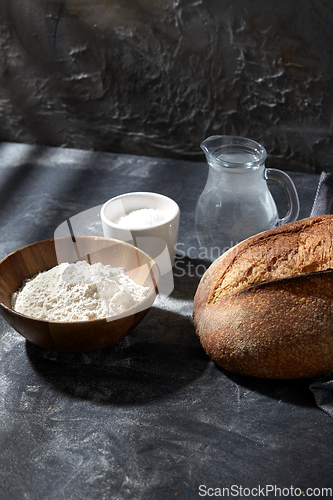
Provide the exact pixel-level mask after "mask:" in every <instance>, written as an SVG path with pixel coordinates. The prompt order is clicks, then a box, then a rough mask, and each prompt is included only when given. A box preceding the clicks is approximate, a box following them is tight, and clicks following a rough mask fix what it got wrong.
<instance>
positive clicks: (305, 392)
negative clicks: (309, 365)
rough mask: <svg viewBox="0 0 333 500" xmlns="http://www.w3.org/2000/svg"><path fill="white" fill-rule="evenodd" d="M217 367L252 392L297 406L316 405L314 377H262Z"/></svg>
mask: <svg viewBox="0 0 333 500" xmlns="http://www.w3.org/2000/svg"><path fill="white" fill-rule="evenodd" d="M217 369H218V370H219V371H220V372H221V373H223V375H225V376H226V377H228V378H229V379H230V380H231V381H232V382H234V383H235V384H237V385H238V386H240V387H243V388H245V389H247V390H249V391H251V392H256V393H258V394H262V395H263V396H266V397H269V398H272V399H277V400H279V401H282V402H284V403H289V404H293V405H297V406H305V407H309V408H311V407H313V406H316V404H315V401H314V397H313V394H312V393H311V391H310V389H309V386H310V384H311V383H312V382H313V379H293V380H287V379H261V378H256V377H248V376H246V375H239V374H237V373H231V372H228V371H227V370H224V369H223V368H221V367H218V366H217Z"/></svg>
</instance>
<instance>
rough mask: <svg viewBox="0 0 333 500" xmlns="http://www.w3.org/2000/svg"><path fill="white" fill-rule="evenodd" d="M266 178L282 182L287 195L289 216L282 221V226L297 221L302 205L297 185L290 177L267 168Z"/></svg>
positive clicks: (274, 169) (280, 171)
mask: <svg viewBox="0 0 333 500" xmlns="http://www.w3.org/2000/svg"><path fill="white" fill-rule="evenodd" d="M265 178H266V179H271V180H274V181H278V182H280V183H281V184H282V185H283V187H284V189H285V191H286V193H287V197H288V203H289V210H288V212H287V215H286V216H285V217H283V219H280V222H279V224H280V226H282V224H287V222H293V221H295V220H296V219H297V217H298V215H299V209H300V204H299V198H298V194H297V191H296V187H295V184H294V183H293V181H292V180H291V178H290V177H289V175H288V174H286V172H283V171H282V170H277V169H276V168H266V170H265Z"/></svg>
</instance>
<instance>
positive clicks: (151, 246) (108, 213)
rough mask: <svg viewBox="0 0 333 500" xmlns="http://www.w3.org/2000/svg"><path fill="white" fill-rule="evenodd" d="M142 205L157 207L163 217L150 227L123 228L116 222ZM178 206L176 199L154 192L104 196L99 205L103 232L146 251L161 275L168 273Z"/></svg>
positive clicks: (177, 223)
mask: <svg viewBox="0 0 333 500" xmlns="http://www.w3.org/2000/svg"><path fill="white" fill-rule="evenodd" d="M143 208H148V209H149V208H152V209H158V210H159V211H160V212H162V214H163V218H164V221H163V222H161V223H158V224H156V225H153V226H152V227H141V228H140V226H139V225H138V224H136V225H135V227H133V228H129V229H127V228H124V227H121V226H120V225H119V224H117V221H119V219H120V217H123V216H125V215H128V214H130V213H131V212H133V211H136V210H140V209H143ZM179 217H180V210H179V206H178V205H177V203H176V202H175V201H174V200H172V199H171V198H168V197H167V196H164V195H162V194H158V193H146V192H135V193H125V194H122V195H120V196H116V197H115V198H112V199H111V200H108V201H107V202H106V203H104V205H103V206H102V209H101V219H102V227H103V233H104V236H105V237H107V238H115V239H117V240H122V241H127V242H129V243H132V244H134V245H135V246H136V247H138V248H140V249H141V250H143V251H144V252H146V253H147V254H148V255H150V256H151V257H152V258H153V259H154V260H155V262H156V263H157V265H158V266H159V268H160V272H161V275H162V276H163V275H165V274H167V273H169V272H170V271H171V269H172V266H173V263H174V259H175V247H176V243H177V240H178V230H179Z"/></svg>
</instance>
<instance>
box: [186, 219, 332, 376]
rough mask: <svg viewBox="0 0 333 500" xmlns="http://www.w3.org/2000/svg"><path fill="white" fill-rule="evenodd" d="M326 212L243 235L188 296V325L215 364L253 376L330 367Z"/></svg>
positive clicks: (329, 267)
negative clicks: (190, 315)
mask: <svg viewBox="0 0 333 500" xmlns="http://www.w3.org/2000/svg"><path fill="white" fill-rule="evenodd" d="M332 269H333V215H325V216H319V217H310V218H307V219H303V220H300V221H296V222H293V223H290V224H286V225H284V226H280V227H278V228H274V229H271V230H269V231H265V232H263V233H260V234H257V235H255V236H252V237H251V238H248V239H246V240H244V241H242V242H241V243H239V244H238V245H236V246H234V247H233V248H231V249H230V250H229V251H228V252H226V253H225V254H223V255H222V256H221V257H219V258H218V259H217V260H216V261H214V262H213V263H212V264H211V266H210V267H209V268H208V269H207V271H206V273H205V274H204V275H203V277H202V278H201V281H200V283H199V286H198V289H197V291H196V294H195V298H194V309H193V317H194V326H195V329H196V332H197V335H198V337H199V339H200V342H201V344H202V346H203V348H204V350H205V351H206V353H207V354H208V355H209V356H210V357H211V358H212V359H213V360H214V361H215V362H216V363H217V364H218V365H220V366H221V367H222V368H224V369H226V370H229V371H231V372H235V373H242V374H245V375H250V376H254V377H260V378H280V379H281V378H285V379H293V378H306V377H309V378H310V377H311V378H312V377H316V376H319V375H322V374H325V373H326V372H328V371H329V370H331V369H333V270H332Z"/></svg>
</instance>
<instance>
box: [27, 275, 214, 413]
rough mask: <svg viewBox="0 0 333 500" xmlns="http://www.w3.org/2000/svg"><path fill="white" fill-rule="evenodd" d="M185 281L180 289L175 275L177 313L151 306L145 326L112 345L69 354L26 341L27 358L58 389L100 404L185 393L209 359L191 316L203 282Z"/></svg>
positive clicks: (172, 300) (144, 400)
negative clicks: (185, 389)
mask: <svg viewBox="0 0 333 500" xmlns="http://www.w3.org/2000/svg"><path fill="white" fill-rule="evenodd" d="M181 280H182V285H183V286H182V287H181V290H179V289H178V287H179V285H180V281H179V279H178V278H177V277H176V278H175V289H174V292H173V293H172V294H171V296H170V297H168V298H167V306H168V305H170V304H171V307H175V309H176V312H174V311H172V310H171V311H170V310H165V309H163V308H158V307H152V309H151V310H150V311H149V313H148V314H147V316H146V317H145V318H144V320H143V321H142V323H140V324H139V325H138V326H137V327H136V329H135V330H134V331H133V332H132V333H131V334H130V335H128V336H127V337H125V338H124V339H122V340H121V341H119V342H117V343H116V344H114V345H113V346H110V347H109V348H106V349H103V350H100V351H96V352H92V353H87V354H67V353H58V352H53V351H47V350H45V349H43V348H41V347H38V346H35V345H34V344H32V343H30V342H28V341H27V342H26V352H27V356H28V359H29V360H30V362H31V364H32V366H33V367H34V368H35V370H36V371H37V372H38V373H39V374H40V375H41V376H42V377H43V378H44V379H45V380H46V381H47V382H48V383H49V384H51V385H53V386H54V388H55V389H56V390H58V391H60V392H63V393H66V394H68V395H69V396H71V397H73V398H79V399H86V400H91V401H94V402H97V403H101V404H121V405H123V404H144V403H148V402H149V401H151V400H154V399H156V398H162V397H163V396H166V395H168V394H172V393H174V392H176V391H178V390H180V389H182V388H183V387H185V386H187V385H188V384H191V383H192V382H193V381H194V380H195V379H197V378H198V377H200V376H201V375H202V373H203V372H204V371H205V369H206V367H207V364H208V362H209V358H208V356H206V354H205V353H204V351H203V349H202V347H201V345H200V343H199V340H198V338H197V336H196V334H195V331H194V327H193V322H192V317H191V315H192V308H191V301H192V298H193V294H194V292H195V288H196V283H197V281H198V280H197V278H193V277H190V276H186V275H184V276H182V278H181ZM182 304H183V305H182ZM184 304H185V305H184ZM162 306H163V301H162ZM184 307H185V310H184Z"/></svg>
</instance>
